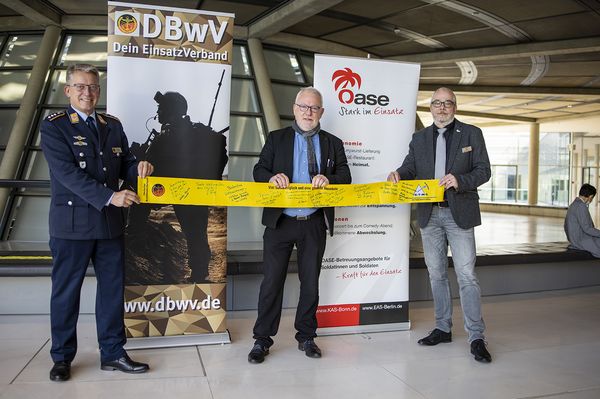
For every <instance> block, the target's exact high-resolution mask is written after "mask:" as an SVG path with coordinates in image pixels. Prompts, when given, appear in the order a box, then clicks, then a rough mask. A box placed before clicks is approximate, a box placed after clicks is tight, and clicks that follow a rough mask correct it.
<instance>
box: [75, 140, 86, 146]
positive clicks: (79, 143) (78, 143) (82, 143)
mask: <svg viewBox="0 0 600 399" xmlns="http://www.w3.org/2000/svg"><path fill="white" fill-rule="evenodd" d="M73 145H77V146H79V147H81V146H82V145H88V144H87V143H86V142H85V141H75V142H73Z"/></svg>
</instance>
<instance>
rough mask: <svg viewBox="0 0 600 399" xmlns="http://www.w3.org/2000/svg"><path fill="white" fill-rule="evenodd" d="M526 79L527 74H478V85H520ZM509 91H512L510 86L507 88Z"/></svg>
mask: <svg viewBox="0 0 600 399" xmlns="http://www.w3.org/2000/svg"><path fill="white" fill-rule="evenodd" d="M523 79H525V76H521V77H505V76H492V77H486V76H477V81H476V82H475V84H476V85H488V86H520V85H521V82H522V81H523ZM506 91H507V92H510V88H508V87H507V88H506Z"/></svg>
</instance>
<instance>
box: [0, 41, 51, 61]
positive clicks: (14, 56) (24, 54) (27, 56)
mask: <svg viewBox="0 0 600 399" xmlns="http://www.w3.org/2000/svg"><path fill="white" fill-rule="evenodd" d="M41 41H42V36H41V35H16V36H11V37H10V38H9V39H8V43H6V46H5V47H4V51H2V55H0V67H15V66H33V63H34V62H35V59H36V56H37V53H38V50H39V49H40V44H41Z"/></svg>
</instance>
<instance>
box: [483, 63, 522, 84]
mask: <svg viewBox="0 0 600 399" xmlns="http://www.w3.org/2000/svg"><path fill="white" fill-rule="evenodd" d="M475 66H476V67H477V83H479V79H483V78H491V77H496V76H498V77H514V78H520V79H521V81H522V80H523V79H525V78H526V77H527V75H529V72H530V71H531V66H530V65H497V66H494V67H490V66H485V65H484V66H480V65H479V64H478V63H475Z"/></svg>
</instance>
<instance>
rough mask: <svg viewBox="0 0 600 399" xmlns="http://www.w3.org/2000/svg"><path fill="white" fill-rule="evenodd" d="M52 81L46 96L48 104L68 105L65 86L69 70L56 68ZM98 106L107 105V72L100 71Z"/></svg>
mask: <svg viewBox="0 0 600 399" xmlns="http://www.w3.org/2000/svg"><path fill="white" fill-rule="evenodd" d="M51 79H52V80H51V82H50V90H49V91H48V95H47V96H46V104H51V105H65V106H66V105H68V104H69V99H68V98H67V97H66V96H65V92H64V87H65V84H66V83H67V71H66V70H64V69H63V70H56V71H54V73H52V78H51ZM96 106H97V108H104V107H106V72H100V98H99V99H98V104H97V105H96Z"/></svg>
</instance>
